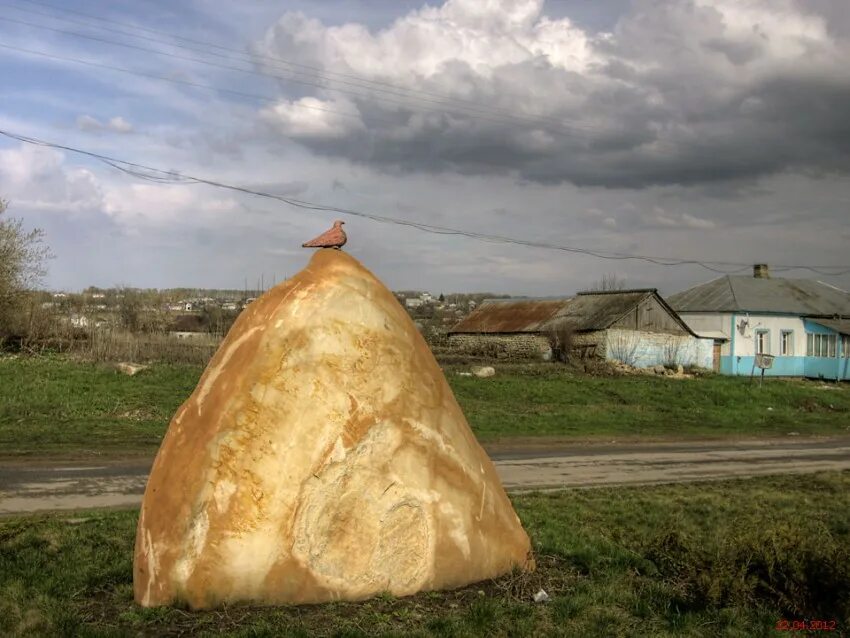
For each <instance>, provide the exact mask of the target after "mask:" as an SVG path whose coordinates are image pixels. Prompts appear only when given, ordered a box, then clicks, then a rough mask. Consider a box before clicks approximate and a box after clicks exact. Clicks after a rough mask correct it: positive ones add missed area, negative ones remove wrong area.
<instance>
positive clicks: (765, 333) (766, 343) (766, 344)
mask: <svg viewBox="0 0 850 638" xmlns="http://www.w3.org/2000/svg"><path fill="white" fill-rule="evenodd" d="M755 337H756V343H755V349H756V354H770V330H768V329H766V328H759V329H758V330H756V335H755ZM761 337H764V339H763V340H762V339H761Z"/></svg>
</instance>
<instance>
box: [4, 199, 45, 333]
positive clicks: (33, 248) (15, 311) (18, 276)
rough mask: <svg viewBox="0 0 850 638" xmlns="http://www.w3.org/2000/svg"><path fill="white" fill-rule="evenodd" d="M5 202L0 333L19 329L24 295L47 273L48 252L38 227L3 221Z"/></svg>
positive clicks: (19, 222) (6, 206)
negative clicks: (26, 227)
mask: <svg viewBox="0 0 850 638" xmlns="http://www.w3.org/2000/svg"><path fill="white" fill-rule="evenodd" d="M7 208H8V202H6V201H5V200H2V199H0V333H3V332H5V333H8V332H10V331H13V330H15V329H16V328H19V327H20V326H18V325H17V324H18V323H20V320H21V317H20V315H21V312H22V311H23V308H24V305H25V303H24V302H25V297H26V293H27V292H28V291H30V290H32V289H33V288H34V287H35V286H37V285H38V284H39V283H40V282H41V280H42V278H43V277H44V275H45V274H47V267H46V263H45V262H46V261H47V259H48V258H49V257H50V250H49V249H48V247H47V246H46V245H45V243H44V231H43V230H41V229H40V228H36V229H34V230H30V231H27V230H24V225H23V220H21V219H16V218H4V217H3V215H4V214H5V213H6V211H7Z"/></svg>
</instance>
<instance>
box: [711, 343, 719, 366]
mask: <svg viewBox="0 0 850 638" xmlns="http://www.w3.org/2000/svg"><path fill="white" fill-rule="evenodd" d="M713 354H714V356H713V359H712V363H713V364H714V365H713V367H714V371H715V372H720V342H719V341H715V342H714V353H713Z"/></svg>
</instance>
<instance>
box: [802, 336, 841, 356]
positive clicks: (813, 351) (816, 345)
mask: <svg viewBox="0 0 850 638" xmlns="http://www.w3.org/2000/svg"><path fill="white" fill-rule="evenodd" d="M837 345H838V337H837V335H822V334H812V333H808V334H807V335H806V356H808V357H837V356H838V353H837V351H836V348H837Z"/></svg>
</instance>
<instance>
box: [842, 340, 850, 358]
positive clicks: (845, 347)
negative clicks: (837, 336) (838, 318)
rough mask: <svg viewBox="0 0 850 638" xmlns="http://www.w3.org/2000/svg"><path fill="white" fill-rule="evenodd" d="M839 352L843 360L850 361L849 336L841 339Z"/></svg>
mask: <svg viewBox="0 0 850 638" xmlns="http://www.w3.org/2000/svg"><path fill="white" fill-rule="evenodd" d="M841 352H842V353H843V354H844V358H845V359H850V335H844V336H842V337H841Z"/></svg>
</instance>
